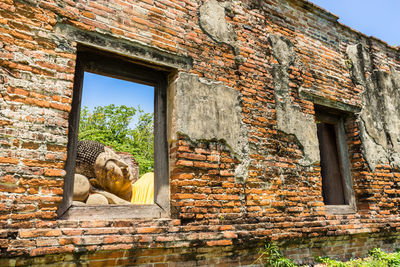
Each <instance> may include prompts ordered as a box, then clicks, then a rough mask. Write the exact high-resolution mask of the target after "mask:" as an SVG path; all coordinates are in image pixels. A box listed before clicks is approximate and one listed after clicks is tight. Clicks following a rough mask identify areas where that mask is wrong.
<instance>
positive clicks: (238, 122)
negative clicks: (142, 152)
mask: <svg viewBox="0 0 400 267" xmlns="http://www.w3.org/2000/svg"><path fill="white" fill-rule="evenodd" d="M170 98H171V100H172V99H173V100H172V101H173V102H174V104H173V105H174V114H172V116H171V117H172V118H171V119H170V120H169V121H170V123H171V125H172V127H173V128H174V130H173V132H180V133H183V134H185V135H187V136H189V138H191V139H192V140H223V141H225V142H226V144H227V145H228V146H229V147H230V148H231V150H232V152H233V153H234V155H235V156H237V157H238V158H239V159H240V160H241V163H240V164H239V166H238V167H237V169H236V173H235V175H236V176H237V177H241V178H243V179H246V178H247V167H248V165H249V163H250V157H249V145H248V139H247V138H248V137H247V128H246V126H245V125H244V123H243V122H242V115H241V113H242V109H241V107H240V93H239V92H237V91H235V90H234V89H232V88H230V87H227V86H225V85H223V84H222V83H221V82H209V81H207V80H205V79H201V78H199V77H198V76H197V75H194V74H187V73H180V74H179V76H178V77H177V79H176V80H175V82H174V84H173V85H172V86H171V90H170ZM169 138H171V139H175V138H176V137H175V136H173V134H170V137H169Z"/></svg>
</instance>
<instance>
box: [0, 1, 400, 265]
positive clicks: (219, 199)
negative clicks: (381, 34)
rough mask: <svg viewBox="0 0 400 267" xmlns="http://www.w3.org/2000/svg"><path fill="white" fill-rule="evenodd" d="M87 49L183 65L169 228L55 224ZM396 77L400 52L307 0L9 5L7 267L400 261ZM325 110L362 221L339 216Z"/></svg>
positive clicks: (1, 106)
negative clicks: (322, 140) (337, 134)
mask: <svg viewBox="0 0 400 267" xmlns="http://www.w3.org/2000/svg"><path fill="white" fill-rule="evenodd" d="M80 36H89V37H92V38H91V39H90V38H89V39H87V38H86V39H82V38H81V37H80ZM99 40H100V41H99ZM104 40H106V41H104ZM82 44H83V45H85V47H89V48H90V47H93V49H99V48H100V49H102V50H104V51H107V52H108V53H111V54H118V55H122V56H123V57H125V58H129V59H132V60H134V61H135V62H139V63H140V64H150V65H151V64H153V65H157V66H159V67H160V68H168V69H169V70H170V76H169V85H168V86H169V87H168V125H167V127H168V142H169V174H168V173H166V174H165V175H169V187H170V188H169V190H170V197H169V198H170V210H169V211H168V214H167V216H164V217H163V218H145V219H143V218H142V219H135V218H123V219H113V220H101V219H96V220H93V219H91V218H87V219H85V220H79V221H76V220H68V219H66V220H65V219H59V218H58V215H57V210H58V208H59V205H60V203H61V202H62V198H63V190H64V187H63V185H64V177H65V175H66V171H65V169H64V168H65V162H66V160H67V145H68V118H69V116H70V111H71V106H72V98H73V86H74V76H75V75H74V74H75V65H76V57H77V51H78V49H79V46H80V45H82ZM127 47H136V48H138V47H139V48H140V49H137V50H132V49H131V50H129V49H128V48H127ZM149 51H150V52H149ZM152 51H153V52H152ZM154 51H155V52H154ZM152 53H153V54H152ZM154 53H155V54H154ZM160 54H162V55H164V56H163V57H158V56H154V55H160ZM182 58H184V59H185V60H186V59H187V60H186V61H185V62H184V63H182V62H183V61H182V60H181V59H182ZM399 71H400V56H399V50H398V49H396V48H393V47H390V46H388V45H387V44H385V43H384V42H382V41H380V40H377V39H375V38H372V37H367V36H365V35H363V34H362V33H359V32H357V31H355V30H353V29H350V28H348V27H346V26H344V25H342V24H340V23H338V22H337V17H335V16H334V15H332V14H330V13H328V12H326V11H324V10H322V9H320V8H318V7H316V6H314V5H312V4H310V3H308V2H306V1H302V0H290V1H286V0H271V1H267V0H265V1H256V0H241V1H239V0H234V1H225V2H223V1H216V0H208V1H198V0H185V1H175V0H140V1H86V0H77V1H69V0H55V1H35V0H24V1H22V0H0V81H1V83H0V84H1V86H0V90H1V91H0V92H1V94H0V125H1V128H0V142H1V143H0V145H1V150H0V192H1V194H0V228H1V230H0V248H1V250H0V253H1V259H0V265H13V264H16V265H31V264H34V263H35V264H42V263H50V262H54V261H58V260H60V259H64V260H65V261H66V262H71V263H77V262H78V261H81V262H85V263H90V262H92V263H93V264H95V263H97V264H107V265H126V264H147V263H148V264H154V265H156V264H160V265H157V266H163V265H162V264H163V263H165V262H168V261H169V262H180V263H182V264H184V263H186V264H187V265H196V264H197V265H221V266H222V265H224V264H232V265H246V264H251V263H253V262H254V261H255V260H256V259H257V258H258V248H260V247H261V244H262V243H263V242H267V241H269V240H274V241H276V242H278V244H280V245H281V246H282V248H283V249H284V250H285V248H286V250H285V251H286V252H285V253H286V254H287V255H289V256H291V257H293V258H294V259H296V260H297V261H298V262H308V261H312V259H313V257H314V256H316V255H330V256H333V257H335V256H341V257H345V258H350V257H353V256H361V255H364V254H365V253H366V252H367V251H368V249H370V248H371V244H373V245H374V246H375V245H376V246H380V247H383V248H385V249H387V250H394V249H395V248H396V246H398V245H399V242H400V241H399V236H398V234H397V231H398V229H399V226H400V218H399V216H398V208H399V205H400V201H399V200H400V198H399V194H400V191H399V190H400V189H399V186H398V182H399V181H400V167H399V166H400V156H399V154H400V149H399V147H400V141H399V140H400V138H399V134H400V133H399V128H398V125H400V124H399V121H400V114H399V110H400V105H399V99H400V98H399V97H398V96H399V92H400V91H399V90H400V89H399V86H400V78H399V76H400V74H399ZM192 99H195V100H196V101H192ZM188 103H189V104H190V105H189V104H188ZM316 106H326V107H328V108H331V109H335V110H339V111H341V112H344V113H345V114H346V117H345V133H346V147H347V149H348V154H349V156H348V157H349V162H350V173H351V181H352V184H353V190H354V199H355V207H354V210H353V212H344V213H341V212H340V211H339V212H337V211H336V212H333V213H332V212H329V207H327V206H326V205H324V202H323V198H322V193H321V190H322V182H321V181H322V178H321V168H320V163H319V161H320V159H319V151H318V140H317V138H316V126H315V117H314V115H315V110H316V108H315V107H316ZM215 107H217V108H215ZM288 240H292V241H293V242H294V244H295V245H293V242H292V243H290V242H288ZM368 242H369V243H368ZM332 244H333V245H332ZM329 245H332V247H336V248H337V249H334V250H332V249H331V250H329V249H328V247H329ZM53 254H55V255H53ZM49 255H50V256H49ZM51 255H53V256H51ZM32 257H34V258H32ZM165 266H167V264H165Z"/></svg>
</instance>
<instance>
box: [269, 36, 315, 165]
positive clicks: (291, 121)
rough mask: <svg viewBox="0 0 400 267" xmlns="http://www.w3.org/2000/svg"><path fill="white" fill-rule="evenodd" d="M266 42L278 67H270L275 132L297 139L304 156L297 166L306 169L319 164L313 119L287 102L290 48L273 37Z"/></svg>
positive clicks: (289, 45) (291, 48) (291, 45)
mask: <svg viewBox="0 0 400 267" xmlns="http://www.w3.org/2000/svg"><path fill="white" fill-rule="evenodd" d="M268 39H269V42H270V44H271V47H272V53H273V56H274V58H275V59H276V60H277V61H278V63H279V64H275V65H274V66H273V77H274V85H275V100H276V120H277V128H278V130H280V131H283V132H285V133H287V134H293V135H295V136H296V137H297V139H298V141H299V142H300V144H301V145H302V146H303V152H304V158H303V159H302V160H301V162H300V164H302V165H310V164H312V163H314V162H317V161H319V148H318V137H317V128H316V124H315V122H314V117H313V116H312V115H310V114H305V113H303V112H301V110H300V107H299V106H298V105H296V104H295V103H294V102H293V101H292V100H291V98H290V91H289V73H288V70H289V67H290V65H292V64H293V63H294V60H295V52H294V50H293V44H292V43H291V42H290V41H289V40H287V39H286V38H284V37H281V36H277V35H270V36H269V38H268Z"/></svg>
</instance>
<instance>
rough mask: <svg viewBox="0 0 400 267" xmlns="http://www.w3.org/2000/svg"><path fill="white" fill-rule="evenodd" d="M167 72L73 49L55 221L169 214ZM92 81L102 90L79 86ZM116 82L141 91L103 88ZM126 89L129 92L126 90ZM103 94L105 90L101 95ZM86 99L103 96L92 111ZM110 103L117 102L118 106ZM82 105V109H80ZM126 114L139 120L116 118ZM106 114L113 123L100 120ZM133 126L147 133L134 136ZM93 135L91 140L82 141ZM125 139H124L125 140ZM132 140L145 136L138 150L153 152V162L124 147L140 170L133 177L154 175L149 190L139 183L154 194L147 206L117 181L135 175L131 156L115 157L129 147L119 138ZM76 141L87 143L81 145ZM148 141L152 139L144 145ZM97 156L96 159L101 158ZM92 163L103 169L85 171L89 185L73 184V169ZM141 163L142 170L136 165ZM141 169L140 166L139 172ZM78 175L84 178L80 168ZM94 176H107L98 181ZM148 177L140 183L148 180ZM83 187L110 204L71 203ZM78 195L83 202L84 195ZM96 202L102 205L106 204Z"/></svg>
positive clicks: (88, 49)
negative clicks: (64, 156)
mask: <svg viewBox="0 0 400 267" xmlns="http://www.w3.org/2000/svg"><path fill="white" fill-rule="evenodd" d="M171 71H172V70H171V69H168V70H167V69H164V68H161V67H160V66H153V65H151V64H149V63H144V62H136V61H133V60H132V59H130V58H127V57H124V56H121V55H117V54H113V53H110V52H105V51H101V50H97V49H94V48H91V47H87V46H83V45H82V46H81V45H79V46H78V53H77V60H76V66H75V77H74V87H73V97H72V109H71V112H70V115H69V126H68V151H67V161H66V165H65V170H66V173H67V175H66V178H65V180H64V181H65V182H64V191H63V200H62V202H61V204H60V206H59V209H58V211H57V213H58V215H59V217H60V218H63V219H71V220H80V219H85V218H87V217H90V218H92V219H104V218H108V219H119V218H121V219H123V218H150V217H151V218H154V217H164V216H168V214H169V171H168V165H169V164H168V144H167V129H166V127H167V123H166V118H167V86H168V83H167V77H168V74H169V73H170V72H171ZM93 77H100V78H101V79H103V80H102V81H101V82H100V85H106V86H105V87H106V88H105V89H104V90H105V91H104V90H103V91H101V88H100V86H99V85H97V86H96V87H95V88H94V91H93V92H91V93H90V92H89V91H88V89H87V86H88V85H87V84H84V79H85V80H86V81H85V82H86V83H87V82H89V83H90V78H93ZM115 79H118V80H117V81H118V82H120V83H124V84H129V86H132V85H133V86H134V87H138V88H139V89H138V90H139V91H140V92H141V93H140V94H137V93H135V92H132V91H129V92H127V91H125V93H120V92H118V90H117V89H116V88H115V87H113V86H110V85H108V86H107V83H108V82H109V81H111V80H115ZM130 90H133V89H132V88H131V89H130ZM150 91H151V92H150ZM102 92H104V94H103V93H102ZM144 92H145V93H146V94H145V95H147V96H146V97H145V98H146V101H143V99H140V98H139V96H143V93H144ZM91 94H92V95H91ZM93 94H94V96H93ZM129 94H133V95H129ZM90 95H91V96H90ZM115 97H120V98H122V99H120V100H115ZM86 98H87V99H89V100H93V99H95V98H97V99H98V98H103V99H104V100H105V101H106V102H104V103H102V104H100V105H97V106H98V107H97V108H96V107H95V106H96V105H95V104H93V103H90V102H89V100H86ZM114 101H116V102H118V104H117V103H115V102H114ZM124 101H125V102H124ZM138 102H141V103H140V104H141V105H140V109H142V110H143V112H138V108H137V105H136V104H135V103H138ZM145 102H147V104H145ZM149 102H152V104H149ZM86 105H87V108H85V106H86ZM146 105H147V106H148V105H150V106H151V107H152V109H153V112H152V114H151V109H150V110H149V109H148V108H147V107H146ZM126 113H128V114H130V113H135V114H136V115H139V116H136V119H133V120H131V121H129V118H130V115H129V116H125V117H124V116H120V115H121V114H125V115H126ZM106 114H108V115H111V117H112V118H114V119H113V120H111V119H107V116H105V115H106ZM103 116H104V117H103ZM127 118H128V119H127ZM113 121H114V122H115V121H116V122H118V123H119V124H120V125H122V127H113V125H114V124H113V123H111V122H113ZM91 123H92V124H91ZM105 125H108V128H107V127H104V126H105ZM110 125H111V126H112V127H111V129H109V128H110V127H109V126H110ZM136 126H137V127H139V128H140V130H144V132H146V131H147V132H146V133H147V134H143V131H139V133H138V131H136V132H134V131H132V130H135V127H136ZM102 131H103V134H104V131H105V132H107V131H109V132H113V133H114V134H115V136H116V137H113V138H109V137H108V136H107V135H106V136H102V137H99V135H98V134H99V133H102ZM150 132H151V133H150ZM94 133H96V134H97V135H96V134H94ZM93 134H94V136H95V137H96V138H87V137H88V136H91V135H93ZM79 135H80V136H79ZM127 136H128V138H127V139H124V138H126V137H127ZM132 136H135V138H136V137H137V138H139V139H140V138H144V137H147V139H146V138H145V140H141V141H143V142H141V144H142V145H143V146H142V147H141V148H143V147H147V148H148V149H149V150H151V149H153V150H152V151H147V152H148V153H147V154H152V155H153V157H154V160H153V159H150V160H149V158H148V157H142V156H140V155H143V153H142V152H143V151H141V153H142V154H139V155H138V154H137V153H136V152H138V151H133V150H134V149H133V150H129V149H128V151H130V152H131V153H130V154H133V156H136V157H137V158H135V161H136V162H137V163H138V164H137V165H138V166H136V167H139V169H137V168H136V171H137V172H138V173H139V175H138V177H140V174H144V173H149V172H153V177H154V178H153V179H152V180H153V181H154V183H153V185H151V186H149V184H151V183H149V182H145V183H144V185H143V182H142V183H141V185H140V187H142V186H147V187H148V189H146V190H147V191H150V192H151V191H152V192H153V197H150V199H152V202H151V204H149V203H145V204H143V202H136V201H137V199H136V200H134V199H133V197H129V190H130V187H129V183H126V181H124V180H122V179H121V178H122V177H125V176H131V172H134V171H135V163H134V162H133V160H131V159H132V158H131V155H130V154H126V153H120V151H123V150H124V149H126V148H127V147H128V148H129V144H125V143H124V142H119V141H118V139H119V138H121V139H122V140H125V141H126V140H128V141H129V142H131V141H132V140H130V138H131V139H132V138H133V137H132ZM138 136H139V137H138ZM92 137H93V136H92ZM80 139H92V140H87V141H84V142H81V141H80ZM93 139H94V140H93ZM114 139H116V140H114ZM149 139H151V140H150V141H149ZM100 141H101V142H100ZM129 142H128V143H129ZM151 142H153V144H151ZM103 143H104V144H103ZM138 150H140V149H138ZM82 155H83V156H82ZM99 156H101V157H100V159H99ZM82 158H83V159H82ZM93 162H94V164H98V165H99V166H103V168H95V169H92V170H90V171H89V172H91V173H90V175H91V176H95V178H94V180H93V179H89V185H88V183H87V180H85V179H81V180H79V179H77V181H75V174H76V173H77V174H79V173H80V172H82V171H81V170H78V171H76V169H77V168H83V169H85V166H83V165H85V164H88V163H91V164H93ZM127 162H128V163H127ZM141 162H142V166H140V164H141ZM129 163H132V164H131V166H130V168H129V166H128V167H127V165H129ZM132 165H133V166H132ZM92 166H93V165H92ZM140 167H142V168H141V170H140ZM132 169H133V170H132ZM96 172H99V174H96ZM93 173H94V174H93ZM81 174H85V170H84V171H83V173H81ZM87 174H88V173H87ZM88 175H89V174H88ZM99 175H100V176H102V177H108V178H110V177H111V178H110V179H108V178H107V179H99V178H98V177H99ZM133 177H134V175H133ZM147 178H148V177H147ZM147 178H146V179H145V180H148V179H147ZM133 179H134V178H133ZM133 179H132V184H134V183H135V182H134V181H133ZM100 180H102V181H100ZM140 180H141V179H138V181H140ZM150 180H151V179H150ZM92 182H93V183H92ZM107 183H109V184H107ZM84 186H86V187H90V188H91V189H90V190H92V191H89V192H90V193H89V194H91V193H93V192H94V191H93V188H95V189H96V188H97V189H99V188H100V190H102V194H101V195H103V197H104V198H106V199H107V202H108V203H109V204H108V205H100V206H99V205H86V204H87V203H85V205H83V204H82V203H77V202H74V188H75V189H83V187H84ZM107 186H108V187H113V189H112V190H104V189H105V187H107ZM115 190H121V191H123V192H124V194H121V195H119V196H118V198H116V195H118V194H116V191H115ZM134 190H136V189H135V188H133V187H132V190H131V191H132V192H130V193H131V194H132V195H131V196H133V195H134V193H133V191H134ZM138 190H141V189H138ZM142 191H143V190H142ZM94 193H98V192H94ZM121 196H122V197H121ZM81 197H82V199H83V198H84V197H85V196H81ZM104 198H102V201H104ZM145 198H146V199H147V198H148V197H147V196H146V197H145ZM86 201H87V200H86ZM96 201H97V200H96ZM96 201H95V202H94V204H96V203H98V204H100V202H98V201H97V202H96ZM132 202H134V204H135V205H132V204H133V203H132ZM101 203H102V204H105V202H101ZM110 203H112V204H110ZM152 203H154V204H152ZM121 205H123V206H121Z"/></svg>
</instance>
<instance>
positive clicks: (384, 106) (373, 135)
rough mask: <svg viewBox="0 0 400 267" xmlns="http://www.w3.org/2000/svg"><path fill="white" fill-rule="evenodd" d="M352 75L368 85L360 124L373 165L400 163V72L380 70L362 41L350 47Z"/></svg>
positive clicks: (365, 150)
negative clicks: (375, 66) (375, 67)
mask: <svg viewBox="0 0 400 267" xmlns="http://www.w3.org/2000/svg"><path fill="white" fill-rule="evenodd" d="M347 56H348V58H349V59H350V60H351V63H352V64H351V75H352V80H353V82H354V83H355V84H360V85H362V86H363V87H364V93H363V95H362V101H363V108H362V111H361V112H360V119H359V123H358V124H359V127H360V131H361V141H362V146H363V153H364V156H365V158H366V160H367V162H368V165H369V167H370V168H371V169H372V170H375V168H376V165H378V164H386V163H387V162H389V163H391V164H392V165H395V166H400V133H399V129H400V83H399V81H400V75H399V73H397V72H396V71H395V70H394V69H391V70H390V72H389V73H387V72H384V71H381V70H376V69H374V66H373V64H372V60H371V56H370V54H369V51H368V50H367V49H366V48H365V47H363V46H362V45H361V44H357V45H350V46H348V47H347Z"/></svg>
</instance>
